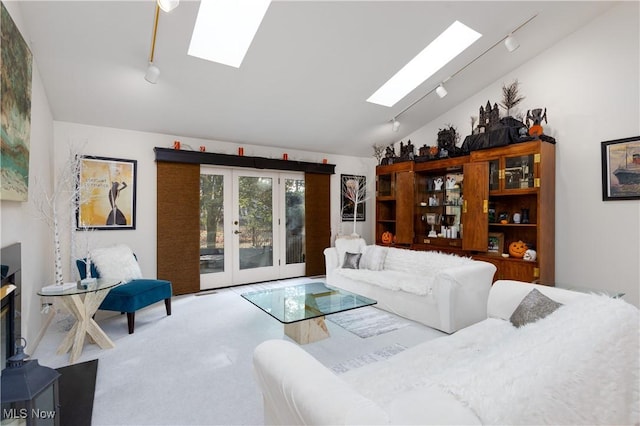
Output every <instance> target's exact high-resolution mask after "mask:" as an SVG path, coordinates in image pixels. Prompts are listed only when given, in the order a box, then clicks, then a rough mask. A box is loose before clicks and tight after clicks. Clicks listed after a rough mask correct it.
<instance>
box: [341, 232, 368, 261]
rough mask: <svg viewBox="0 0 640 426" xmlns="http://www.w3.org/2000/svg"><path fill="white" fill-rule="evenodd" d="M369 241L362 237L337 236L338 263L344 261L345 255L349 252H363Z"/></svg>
mask: <svg viewBox="0 0 640 426" xmlns="http://www.w3.org/2000/svg"><path fill="white" fill-rule="evenodd" d="M366 245H367V243H366V241H365V240H364V239H362V238H351V237H341V238H336V250H337V251H338V265H342V264H343V263H344V255H345V253H346V252H349V253H361V252H362V249H363V248H364V247H366Z"/></svg>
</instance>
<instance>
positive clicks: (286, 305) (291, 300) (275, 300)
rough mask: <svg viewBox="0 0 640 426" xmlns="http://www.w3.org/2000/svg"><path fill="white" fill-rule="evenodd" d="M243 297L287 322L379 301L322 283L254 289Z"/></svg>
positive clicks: (373, 303) (279, 319) (281, 320)
mask: <svg viewBox="0 0 640 426" xmlns="http://www.w3.org/2000/svg"><path fill="white" fill-rule="evenodd" d="M241 296H242V297H243V298H245V299H247V300H248V301H249V302H251V303H253V304H254V305H256V306H257V307H258V308H260V309H262V310H263V311H265V312H266V313H268V314H269V315H271V316H272V317H274V318H275V319H277V320H278V321H280V322H281V323H284V324H290V323H293V322H297V321H304V320H307V319H311V318H318V317H322V316H325V315H329V314H335V313H338V312H344V311H348V310H351V309H356V308H361V307H363V306H370V305H375V304H376V303H378V302H376V301H375V300H373V299H369V298H367V297H364V296H360V295H358V294H355V293H349V292H348V291H345V290H340V289H336V288H329V287H327V286H325V284H324V283H322V282H315V283H308V284H300V285H295V286H291V287H282V288H274V289H269V290H261V291H254V292H251V293H244V294H241Z"/></svg>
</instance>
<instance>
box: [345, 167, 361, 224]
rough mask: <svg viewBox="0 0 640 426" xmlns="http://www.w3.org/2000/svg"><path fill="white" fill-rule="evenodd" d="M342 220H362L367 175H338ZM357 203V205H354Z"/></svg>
mask: <svg viewBox="0 0 640 426" xmlns="http://www.w3.org/2000/svg"><path fill="white" fill-rule="evenodd" d="M340 182H341V188H342V189H341V191H340V192H341V200H342V203H341V211H342V221H343V222H353V219H354V215H355V220H356V222H364V220H365V211H366V209H365V207H366V199H367V177H366V176H357V175H340ZM356 204H357V207H356Z"/></svg>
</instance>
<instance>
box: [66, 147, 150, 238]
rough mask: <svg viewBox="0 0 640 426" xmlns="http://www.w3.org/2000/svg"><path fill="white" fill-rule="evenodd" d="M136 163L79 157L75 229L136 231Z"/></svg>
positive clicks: (113, 159)
mask: <svg viewBox="0 0 640 426" xmlns="http://www.w3.org/2000/svg"><path fill="white" fill-rule="evenodd" d="M136 168H137V161H136V160H123V159H119V158H106V157H92V156H82V157H81V158H80V167H79V176H78V181H77V185H78V188H77V204H76V229H77V230H79V231H81V230H90V229H102V230H108V229H110V230H113V229H136Z"/></svg>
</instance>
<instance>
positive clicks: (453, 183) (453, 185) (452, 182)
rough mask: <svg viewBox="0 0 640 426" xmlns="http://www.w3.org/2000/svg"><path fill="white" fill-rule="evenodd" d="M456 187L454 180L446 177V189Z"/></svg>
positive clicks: (451, 177)
mask: <svg viewBox="0 0 640 426" xmlns="http://www.w3.org/2000/svg"><path fill="white" fill-rule="evenodd" d="M455 186H456V178H454V177H453V176H447V189H453V188H455Z"/></svg>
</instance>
